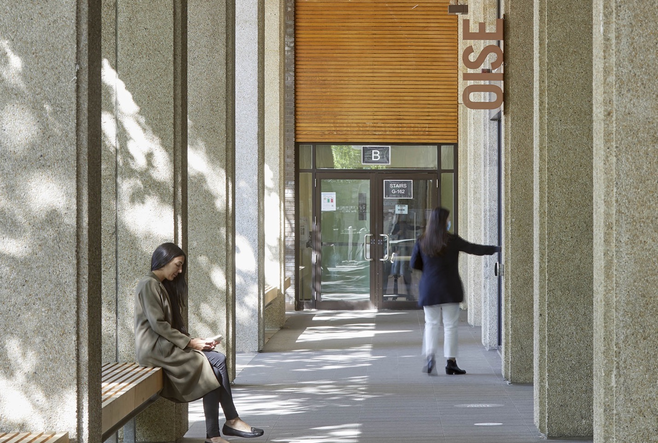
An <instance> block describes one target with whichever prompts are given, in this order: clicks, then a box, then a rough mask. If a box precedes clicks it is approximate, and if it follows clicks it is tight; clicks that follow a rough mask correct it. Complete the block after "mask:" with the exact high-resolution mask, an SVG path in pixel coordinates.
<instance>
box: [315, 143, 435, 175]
mask: <svg viewBox="0 0 658 443" xmlns="http://www.w3.org/2000/svg"><path fill="white" fill-rule="evenodd" d="M361 148H362V146H361V145H317V146H316V147H315V152H316V160H315V162H316V167H317V168H322V169H405V168H406V169H436V168H437V167H438V158H437V157H438V154H437V147H436V145H399V146H396V145H392V146H389V145H387V146H385V147H384V149H390V151H389V152H388V157H389V160H390V163H389V164H363V163H362V160H363V159H362V157H361ZM382 156H385V154H384V153H383V152H382Z"/></svg>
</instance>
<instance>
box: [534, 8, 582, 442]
mask: <svg viewBox="0 0 658 443" xmlns="http://www.w3.org/2000/svg"><path fill="white" fill-rule="evenodd" d="M534 24H535V26H534V31H535V53H534V57H535V58H534V71H535V78H534V90H535V95H534V106H535V108H534V121H535V124H534V177H535V178H534V196H535V198H534V297H535V419H536V423H537V426H538V428H539V430H540V431H541V432H542V433H544V434H546V435H547V436H549V437H561V436H572V437H573V436H590V435H592V398H593V394H592V389H593V388H592V380H593V377H592V355H593V348H592V275H593V268H592V266H593V265H592V260H593V259H592V230H593V224H592V192H593V189H592V61H591V60H592V10H591V5H590V6H588V5H586V4H581V3H578V4H576V3H574V2H571V1H567V0H550V1H547V0H535V15H534ZM566 98H568V99H566ZM558 387H559V388H558Z"/></svg>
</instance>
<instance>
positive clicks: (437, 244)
mask: <svg viewBox="0 0 658 443" xmlns="http://www.w3.org/2000/svg"><path fill="white" fill-rule="evenodd" d="M449 215H450V211H448V210H447V209H446V208H440V207H437V208H434V209H433V210H432V212H431V213H430V218H429V220H428V221H427V226H426V227H425V232H424V233H423V234H422V235H421V236H420V248H421V249H422V251H423V252H424V253H425V254H427V255H429V256H431V257H433V256H437V255H441V253H442V252H443V249H444V248H445V247H446V245H447V244H448V239H449V235H450V234H448V216H449Z"/></svg>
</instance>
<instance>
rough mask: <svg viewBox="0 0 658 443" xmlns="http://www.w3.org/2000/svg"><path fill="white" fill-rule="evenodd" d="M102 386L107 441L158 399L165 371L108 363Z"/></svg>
mask: <svg viewBox="0 0 658 443" xmlns="http://www.w3.org/2000/svg"><path fill="white" fill-rule="evenodd" d="M101 385H102V394H103V413H102V432H103V440H102V441H105V440H107V439H108V438H109V437H110V436H112V434H114V433H115V432H117V431H118V430H119V429H120V428H121V427H122V426H124V425H125V424H126V423H127V422H128V421H129V420H130V419H132V418H133V417H134V416H135V415H137V414H138V413H140V412H141V411H143V410H144V409H145V408H146V407H147V406H148V405H150V404H151V403H153V402H154V401H155V400H157V398H158V395H159V393H160V391H161V390H162V369H161V368H144V367H141V366H139V365H137V364H136V363H106V364H104V365H103V376H102V383H101ZM48 443H51V442H48ZM53 443H55V442H53ZM57 443H59V442H57Z"/></svg>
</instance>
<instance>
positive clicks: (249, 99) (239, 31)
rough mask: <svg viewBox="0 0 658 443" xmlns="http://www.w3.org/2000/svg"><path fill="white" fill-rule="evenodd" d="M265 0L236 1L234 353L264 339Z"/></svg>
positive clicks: (249, 349)
mask: <svg viewBox="0 0 658 443" xmlns="http://www.w3.org/2000/svg"><path fill="white" fill-rule="evenodd" d="M263 11H264V3H263V0H240V1H239V2H236V5H235V195H236V197H235V219H236V222H235V254H236V256H235V271H236V276H235V279H236V282H235V293H236V306H235V310H236V351H237V352H255V351H258V350H260V349H261V348H262V346H263V343H264V338H265V328H264V322H263V311H264V307H263V297H264V295H263V288H264V285H265V273H264V266H263V265H264V258H263V257H264V255H263V254H264V237H265V236H264V215H263V214H264V204H263V195H264V189H263V173H264V123H263V122H264V118H263V116H264V106H263V103H264V100H263V72H264V68H263Z"/></svg>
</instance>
